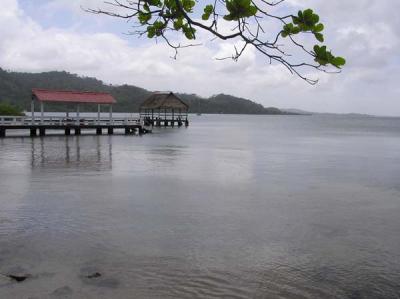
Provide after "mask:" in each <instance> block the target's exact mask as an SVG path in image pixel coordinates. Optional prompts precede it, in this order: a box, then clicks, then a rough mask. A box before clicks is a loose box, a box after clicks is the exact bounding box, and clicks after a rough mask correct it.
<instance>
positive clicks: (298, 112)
mask: <svg viewBox="0 0 400 299" xmlns="http://www.w3.org/2000/svg"><path fill="white" fill-rule="evenodd" d="M281 110H282V111H285V112H289V113H294V114H301V115H311V114H315V113H314V112H309V111H304V110H301V109H294V108H290V109H281Z"/></svg>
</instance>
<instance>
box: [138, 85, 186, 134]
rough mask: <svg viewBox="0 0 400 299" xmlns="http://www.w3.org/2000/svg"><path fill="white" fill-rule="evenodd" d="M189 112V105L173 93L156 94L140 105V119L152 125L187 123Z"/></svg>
mask: <svg viewBox="0 0 400 299" xmlns="http://www.w3.org/2000/svg"><path fill="white" fill-rule="evenodd" d="M188 112H189V105H188V104H186V103H185V102H184V101H182V100H181V99H180V98H179V97H177V96H176V95H175V94H174V93H173V92H155V93H153V94H152V95H151V96H150V97H148V98H147V99H146V100H145V101H144V102H143V103H142V104H141V105H140V117H141V118H143V119H145V120H146V121H147V122H149V123H151V124H154V123H157V124H160V121H162V122H163V123H164V124H166V125H168V123H170V124H171V125H172V126H173V125H174V123H175V122H177V123H178V124H180V123H181V121H183V120H185V122H186V123H187V116H188Z"/></svg>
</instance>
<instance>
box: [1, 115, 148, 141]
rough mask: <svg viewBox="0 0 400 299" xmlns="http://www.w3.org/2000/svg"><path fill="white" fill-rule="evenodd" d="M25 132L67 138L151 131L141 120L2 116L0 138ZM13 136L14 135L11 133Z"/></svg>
mask: <svg viewBox="0 0 400 299" xmlns="http://www.w3.org/2000/svg"><path fill="white" fill-rule="evenodd" d="M16 130H25V131H26V132H27V133H29V136H31V137H35V136H45V135H46V133H47V132H48V131H58V132H62V134H65V135H66V136H69V135H81V133H82V132H83V131H88V130H91V131H93V132H95V134H97V135H102V134H109V135H112V134H114V132H115V130H121V131H122V132H123V133H124V134H126V135H133V134H146V133H149V132H151V130H149V129H146V128H145V126H144V124H143V122H142V121H140V119H133V118H112V119H110V118H107V119H101V118H90V117H89V118H88V117H85V118H79V119H69V118H65V117H42V116H41V117H38V118H33V119H32V117H25V116H24V117H13V116H0V138H1V137H6V136H9V132H12V131H14V132H15V131H16ZM11 135H13V134H12V133H11Z"/></svg>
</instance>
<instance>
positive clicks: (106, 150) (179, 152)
mask: <svg viewBox="0 0 400 299" xmlns="http://www.w3.org/2000/svg"><path fill="white" fill-rule="evenodd" d="M0 272H1V273H3V274H9V273H22V274H23V273H29V274H31V275H32V276H31V277H30V278H29V279H28V280H26V281H25V282H23V283H19V284H17V283H13V282H10V281H8V280H7V279H5V278H4V277H1V276H0V298H400V119H398V118H372V117H350V116H340V117H338V116H220V115H215V116H208V115H203V116H200V117H198V116H192V122H191V126H190V127H189V128H187V129H186V128H181V129H178V128H175V129H160V130H157V131H155V132H154V134H151V135H146V136H142V137H139V136H124V135H114V136H80V137H73V136H71V137H68V138H66V137H64V136H61V135H60V136H49V137H46V138H43V139H41V138H35V139H31V138H29V137H24V138H22V137H16V138H6V139H1V140H0ZM95 272H99V273H101V274H102V276H101V277H98V278H94V279H88V278H86V276H87V275H90V274H93V273H95Z"/></svg>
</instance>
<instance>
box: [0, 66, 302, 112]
mask: <svg viewBox="0 0 400 299" xmlns="http://www.w3.org/2000/svg"><path fill="white" fill-rule="evenodd" d="M32 88H46V89H61V90H78V91H97V92H109V93H111V94H112V95H113V96H114V97H115V98H116V100H117V104H116V105H115V106H114V111H116V112H137V111H139V106H140V104H141V103H142V102H143V101H144V100H145V99H146V97H148V96H149V95H150V94H151V92H150V91H148V90H146V89H143V88H140V87H136V86H132V85H120V86H115V85H107V84H104V83H103V82H102V81H100V80H98V79H95V78H89V77H80V76H78V75H75V74H70V73H67V72H44V73H18V72H8V71H5V70H3V69H1V68H0V103H1V102H3V103H8V104H12V105H14V106H16V107H18V108H20V109H25V110H29V109H30V99H31V90H32ZM178 96H180V97H181V98H182V99H183V100H184V101H185V102H186V103H188V104H189V106H190V112H193V113H224V114H297V113H293V112H290V111H282V110H280V109H278V108H273V107H269V108H265V107H264V106H262V105H261V104H257V103H255V102H252V101H250V100H247V99H243V98H238V97H234V96H231V95H225V94H219V95H215V96H212V97H210V98H202V97H199V96H197V95H195V94H178ZM74 109H75V108H74V107H71V106H68V105H60V104H56V105H54V104H47V105H46V110H47V111H68V110H70V111H71V110H74ZM83 109H84V111H95V109H96V107H94V106H91V105H87V106H85V107H83Z"/></svg>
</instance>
